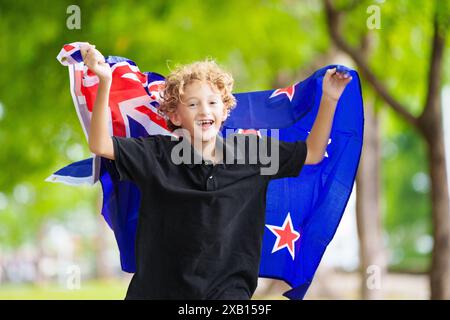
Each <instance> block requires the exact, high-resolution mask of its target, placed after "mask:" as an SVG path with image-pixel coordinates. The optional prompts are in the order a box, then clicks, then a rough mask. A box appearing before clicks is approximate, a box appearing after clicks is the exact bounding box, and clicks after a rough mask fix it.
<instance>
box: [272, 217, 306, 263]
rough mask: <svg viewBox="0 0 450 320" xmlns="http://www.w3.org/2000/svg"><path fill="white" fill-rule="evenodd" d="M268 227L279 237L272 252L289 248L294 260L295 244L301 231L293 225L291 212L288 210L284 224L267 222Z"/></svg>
mask: <svg viewBox="0 0 450 320" xmlns="http://www.w3.org/2000/svg"><path fill="white" fill-rule="evenodd" d="M266 227H267V228H269V230H270V231H272V233H273V234H274V235H275V236H276V237H277V240H275V245H274V246H273V249H272V253H274V252H276V251H278V250H281V249H283V248H287V249H288V250H289V253H290V254H291V256H292V260H294V259H295V252H294V244H295V241H297V240H298V239H299V238H300V233H298V232H297V231H295V230H294V228H293V227H292V220H291V214H290V213H289V212H288V214H287V216H286V219H285V220H284V223H283V226H282V227H278V226H272V225H268V224H266Z"/></svg>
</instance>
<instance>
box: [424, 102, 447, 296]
mask: <svg viewBox="0 0 450 320" xmlns="http://www.w3.org/2000/svg"><path fill="white" fill-rule="evenodd" d="M439 100H440V99H439ZM436 103H437V102H436ZM433 111H434V112H433V113H431V116H430V117H429V118H428V119H427V120H425V121H426V122H427V123H424V124H423V125H424V129H423V130H424V131H425V137H426V140H427V146H428V165H429V172H430V180H431V210H432V216H433V243H434V245H433V255H432V262H431V268H430V291H431V299H445V300H449V299H450V211H449V195H448V180H447V170H446V169H447V168H446V163H445V147H444V130H443V126H442V110H441V108H434V110H433ZM432 118H435V119H432Z"/></svg>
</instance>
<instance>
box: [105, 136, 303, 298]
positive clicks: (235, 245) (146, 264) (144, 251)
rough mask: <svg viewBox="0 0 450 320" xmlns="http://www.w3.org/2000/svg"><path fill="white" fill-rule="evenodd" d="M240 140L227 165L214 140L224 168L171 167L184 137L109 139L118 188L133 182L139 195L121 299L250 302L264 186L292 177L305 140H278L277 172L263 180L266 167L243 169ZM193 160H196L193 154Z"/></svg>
mask: <svg viewBox="0 0 450 320" xmlns="http://www.w3.org/2000/svg"><path fill="white" fill-rule="evenodd" d="M245 136H246V140H245V141H246V144H245V145H241V146H238V148H237V150H235V152H234V154H235V156H234V159H236V161H235V163H233V164H230V163H229V158H230V157H231V156H229V158H227V154H228V153H227V150H228V151H229V150H230V149H229V148H230V141H229V140H228V139H223V138H218V139H217V141H218V143H219V142H221V143H222V144H221V146H222V148H224V149H222V150H224V152H223V154H224V161H222V162H223V163H220V164H210V163H208V162H205V161H202V162H201V163H199V164H189V163H184V162H182V163H179V164H176V163H174V162H173V161H172V160H171V159H172V158H171V152H172V149H173V147H174V146H175V145H177V144H178V143H179V142H180V141H181V140H182V139H183V138H180V140H179V141H178V140H175V141H172V139H171V137H170V136H165V135H152V136H148V137H140V138H123V137H116V136H114V137H113V145H114V154H115V160H114V161H113V160H109V161H110V162H111V163H112V164H113V167H115V169H116V170H117V172H118V176H119V179H120V180H121V181H125V180H129V181H133V182H134V183H135V184H136V185H137V186H138V188H139V190H140V192H141V204H140V208H139V219H138V224H137V234H136V245H135V248H136V272H135V274H134V276H133V278H132V280H131V283H130V286H129V288H128V292H127V296H126V299H222V298H227V297H238V298H239V299H249V298H251V296H252V295H253V293H254V291H255V289H256V285H257V280H258V274H259V263H260V256H261V245H262V237H263V232H264V225H265V208H266V190H267V186H268V183H269V182H270V180H272V179H277V178H282V177H289V176H292V177H294V176H298V175H299V173H300V170H301V168H302V167H303V164H304V162H305V159H306V154H307V148H306V143H305V141H297V142H292V143H290V142H284V141H279V170H278V172H277V173H276V174H274V175H261V174H260V170H261V167H264V166H265V165H264V164H261V163H260V162H259V161H258V163H256V164H254V163H249V162H250V161H249V158H248V157H247V156H246V154H249V153H250V152H249V149H248V138H249V136H253V135H245ZM218 137H219V136H218ZM259 139H260V138H259ZM268 139H270V138H268ZM184 141H185V142H186V141H187V140H184ZM241 141H242V140H241ZM224 142H225V143H224ZM242 148H244V149H242ZM241 152H244V153H243V154H242V153H241ZM191 154H192V155H194V154H196V155H198V154H197V153H196V152H195V151H193V148H191ZM243 155H244V156H243ZM242 159H244V162H245V164H240V162H239V161H240V160H242ZM241 162H242V161H241Z"/></svg>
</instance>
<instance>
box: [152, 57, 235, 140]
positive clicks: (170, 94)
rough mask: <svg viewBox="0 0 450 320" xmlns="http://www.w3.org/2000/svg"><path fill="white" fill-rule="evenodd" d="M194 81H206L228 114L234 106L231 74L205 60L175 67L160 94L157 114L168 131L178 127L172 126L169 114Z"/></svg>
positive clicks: (213, 62)
mask: <svg viewBox="0 0 450 320" xmlns="http://www.w3.org/2000/svg"><path fill="white" fill-rule="evenodd" d="M194 80H201V81H206V82H208V83H209V84H211V85H212V86H213V87H215V88H216V89H217V90H218V91H219V92H220V94H221V97H222V102H223V104H224V107H225V108H226V109H227V111H228V113H230V112H231V110H232V109H233V108H234V107H235V106H236V98H235V97H234V96H233V94H232V93H231V91H232V89H233V84H234V79H233V76H232V75H231V73H229V72H226V71H224V70H223V69H222V68H221V67H220V66H219V65H218V64H217V63H216V62H215V61H214V60H212V59H210V58H207V59H205V60H204V61H196V62H193V63H191V64H187V65H177V66H176V68H175V70H173V71H171V72H170V74H169V75H168V76H167V77H166V79H165V85H164V89H163V91H162V94H161V100H160V106H159V108H158V113H159V114H160V115H161V116H163V117H164V118H165V119H166V122H167V126H168V128H169V130H171V131H174V130H176V129H178V128H179V126H176V125H174V124H173V123H172V122H171V121H170V119H169V116H168V115H169V114H170V113H172V112H175V110H176V108H177V106H178V104H179V103H181V97H182V95H183V94H184V89H185V88H186V86H187V85H188V84H189V83H191V82H192V81H194Z"/></svg>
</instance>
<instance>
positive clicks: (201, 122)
mask: <svg viewBox="0 0 450 320" xmlns="http://www.w3.org/2000/svg"><path fill="white" fill-rule="evenodd" d="M213 123H214V121H213V120H200V121H197V124H198V125H200V126H201V125H204V124H213Z"/></svg>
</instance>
